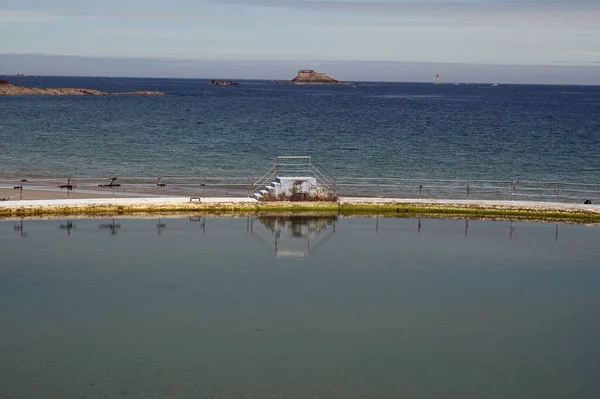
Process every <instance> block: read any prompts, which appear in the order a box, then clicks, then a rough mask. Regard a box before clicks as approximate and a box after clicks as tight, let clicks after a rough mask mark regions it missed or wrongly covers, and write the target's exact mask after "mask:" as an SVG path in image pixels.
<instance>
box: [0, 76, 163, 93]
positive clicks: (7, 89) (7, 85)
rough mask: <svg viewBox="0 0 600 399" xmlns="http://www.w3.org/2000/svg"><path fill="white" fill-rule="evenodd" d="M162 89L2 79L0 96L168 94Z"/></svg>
mask: <svg viewBox="0 0 600 399" xmlns="http://www.w3.org/2000/svg"><path fill="white" fill-rule="evenodd" d="M166 95H167V93H164V92H161V91H131V92H122V93H119V92H117V93H107V92H104V91H100V90H93V89H81V88H77V89H74V88H50V89H40V88H37V87H23V86H16V85H13V84H12V83H11V82H9V81H8V80H4V79H0V96H166Z"/></svg>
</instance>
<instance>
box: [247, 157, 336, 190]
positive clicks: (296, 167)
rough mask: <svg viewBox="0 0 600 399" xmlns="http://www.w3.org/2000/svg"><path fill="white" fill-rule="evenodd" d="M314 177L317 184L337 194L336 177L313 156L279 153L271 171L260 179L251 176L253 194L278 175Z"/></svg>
mask: <svg viewBox="0 0 600 399" xmlns="http://www.w3.org/2000/svg"><path fill="white" fill-rule="evenodd" d="M280 176H285V177H314V178H315V179H316V180H317V185H319V186H321V187H324V188H326V189H327V190H328V191H330V192H332V193H333V195H334V196H335V195H336V188H337V187H336V177H335V176H334V175H332V174H331V173H330V172H329V171H328V170H327V169H325V168H324V167H323V166H322V165H321V164H319V163H318V162H315V161H314V160H313V158H312V157H311V156H292V155H279V156H277V157H275V160H274V162H273V164H272V165H271V167H270V169H269V171H268V172H267V173H265V174H264V175H263V176H261V177H259V178H258V179H254V178H253V177H251V182H252V194H254V193H255V192H256V191H257V190H260V189H261V188H263V187H265V186H267V185H269V184H270V183H271V182H273V181H274V180H275V179H276V178H277V177H280Z"/></svg>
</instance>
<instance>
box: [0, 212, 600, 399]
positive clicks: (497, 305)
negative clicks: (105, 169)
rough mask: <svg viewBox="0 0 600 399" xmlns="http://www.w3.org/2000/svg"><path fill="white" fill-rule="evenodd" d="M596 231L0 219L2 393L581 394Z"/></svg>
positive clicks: (592, 385) (594, 299)
mask: <svg viewBox="0 0 600 399" xmlns="http://www.w3.org/2000/svg"><path fill="white" fill-rule="evenodd" d="M599 242H600V227H598V226H582V225H555V224H536V223H517V222H514V223H512V222H508V221H503V222H484V221H474V220H471V221H465V220H429V219H423V220H417V219H375V218H373V219H361V218H336V217H321V218H312V219H310V218H283V217H280V218H266V217H265V218H236V219H225V218H223V219H220V218H206V219H205V218H202V217H195V218H191V219H190V218H186V219H153V220H151V219H119V220H113V219H109V220H99V219H98V220H66V219H65V220H44V221H33V220H24V221H1V222H0V250H1V251H0V254H1V256H0V397H2V398H461V399H464V398H544V399H546V398H567V397H570V398H598V397H600V382H599V380H598V375H600V339H598V337H600V321H599V319H598V314H599V312H600V289H599V286H600V262H599V259H600V245H598V243H599Z"/></svg>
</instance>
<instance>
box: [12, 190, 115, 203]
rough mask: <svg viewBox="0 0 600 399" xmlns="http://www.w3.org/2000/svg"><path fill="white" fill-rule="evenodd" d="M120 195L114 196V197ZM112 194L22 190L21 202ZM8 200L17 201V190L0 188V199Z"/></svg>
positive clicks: (100, 196) (109, 196) (98, 196)
mask: <svg viewBox="0 0 600 399" xmlns="http://www.w3.org/2000/svg"><path fill="white" fill-rule="evenodd" d="M121 196H122V195H119V194H115V197H121ZM112 197H113V194H112V193H103V192H98V193H80V192H77V191H71V192H70V193H67V191H60V190H57V191H50V190H31V189H29V190H28V189H24V190H23V200H24V201H29V200H55V199H67V198H69V199H86V198H112ZM4 198H10V201H19V190H14V189H10V188H0V199H4Z"/></svg>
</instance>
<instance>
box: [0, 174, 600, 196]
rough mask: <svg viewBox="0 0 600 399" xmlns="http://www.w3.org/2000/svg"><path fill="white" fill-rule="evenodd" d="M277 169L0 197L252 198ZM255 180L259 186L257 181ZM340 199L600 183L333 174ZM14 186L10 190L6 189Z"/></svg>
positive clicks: (55, 183)
mask: <svg viewBox="0 0 600 399" xmlns="http://www.w3.org/2000/svg"><path fill="white" fill-rule="evenodd" d="M276 175H277V173H273V171H270V172H269V173H267V174H265V175H264V176H240V177H219V176H193V177H190V176H168V175H165V176H161V177H118V178H117V177H95V178H94V177H71V178H43V179H41V178H40V179H36V178H28V179H27V180H25V179H0V189H3V191H2V194H0V200H11V201H14V200H19V199H29V198H30V197H31V194H32V192H34V191H49V192H56V193H62V194H55V196H59V197H61V198H69V197H70V196H71V195H72V194H73V193H78V194H86V195H89V196H94V195H98V196H139V197H161V196H183V197H187V196H190V197H192V196H193V197H246V196H247V197H252V195H253V193H254V191H256V190H257V188H259V186H261V185H268V184H269V183H270V179H272V178H274V177H275V176H276ZM258 183H259V184H258ZM320 184H322V185H323V187H324V188H325V189H326V190H328V191H329V192H331V193H333V194H334V195H335V196H338V197H382V198H405V199H462V200H464V199H467V200H515V201H517V200H518V201H543V202H564V203H585V202H586V201H589V202H590V203H594V204H598V203H600V184H595V183H580V182H550V181H528V180H452V179H445V180H444V179H406V178H398V177H373V178H364V177H333V178H332V179H331V180H329V181H328V184H327V185H325V184H323V183H320ZM9 190H14V191H9Z"/></svg>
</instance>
